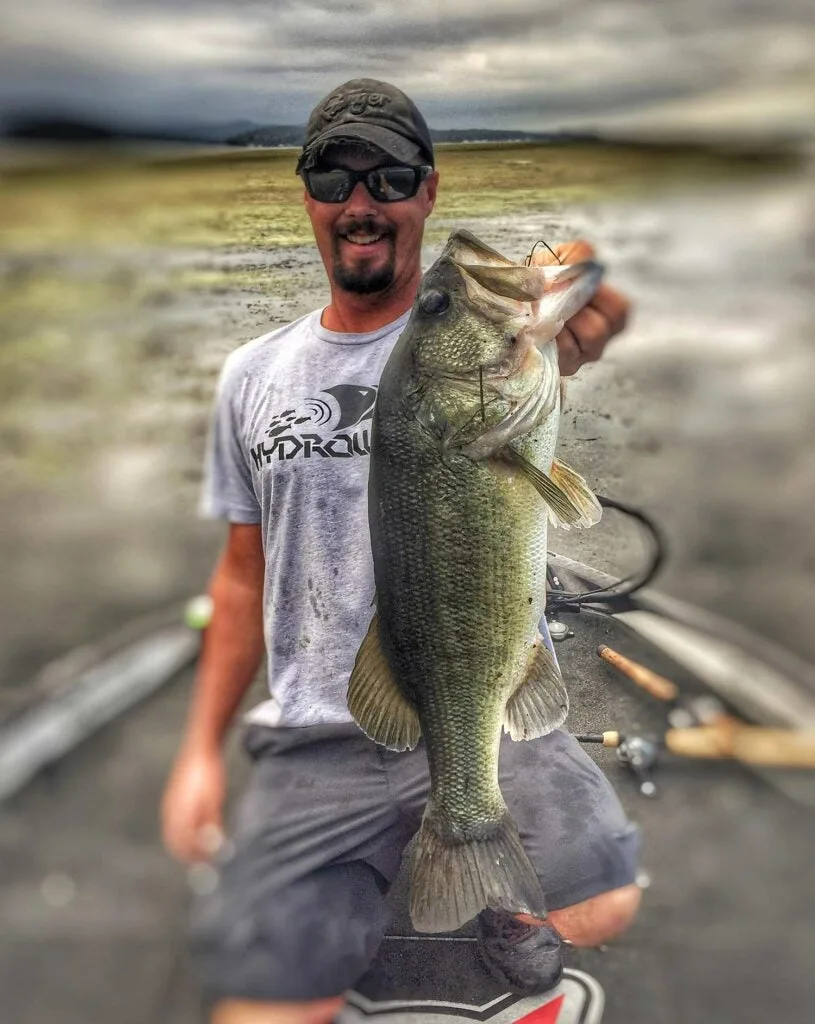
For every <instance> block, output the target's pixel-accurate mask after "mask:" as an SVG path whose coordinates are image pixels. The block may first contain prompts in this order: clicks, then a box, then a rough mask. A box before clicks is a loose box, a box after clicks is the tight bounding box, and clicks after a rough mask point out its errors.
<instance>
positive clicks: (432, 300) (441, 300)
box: [419, 288, 450, 316]
mask: <svg viewBox="0 0 815 1024" xmlns="http://www.w3.org/2000/svg"><path fill="white" fill-rule="evenodd" d="M419 305H420V306H421V307H422V311H423V312H424V313H429V314H430V316H441V314H442V313H444V312H446V311H447V309H449V307H450V296H449V295H448V293H447V292H440V291H439V290H438V289H437V288H429V289H428V290H427V291H426V292H424V293H423V294H422V297H421V298H420V299H419Z"/></svg>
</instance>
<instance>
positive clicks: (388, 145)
mask: <svg viewBox="0 0 815 1024" xmlns="http://www.w3.org/2000/svg"><path fill="white" fill-rule="evenodd" d="M330 139H362V140H363V141H365V142H370V143H372V144H373V145H374V146H377V147H378V148H379V149H381V150H384V152H385V153H387V154H388V156H392V157H393V158H394V159H395V160H400V161H401V162H402V163H405V164H420V163H422V161H423V160H424V159H426V158H425V157H424V155H423V153H422V150H421V148H420V147H419V146H417V145H416V143H415V142H411V141H410V140H409V139H406V138H405V137H404V135H400V134H399V133H398V132H392V131H391V130H390V129H389V128H382V127H380V126H379V125H377V124H355V123H354V122H353V121H352V122H351V123H346V124H338V125H336V126H335V127H334V128H329V129H328V131H325V132H321V133H320V134H319V135H318V136H317V138H316V139H314V141H313V142H312V143H311V144H310V145H309V147H308V149H307V150H304V151H303V153H302V155H301V156H300V159H299V161H298V162H297V169H298V170H299V169H300V168H301V167H302V166H303V164H304V163H305V161H306V160H307V159H308V157H309V155H310V154H312V153H315V152H316V151H317V150H318V149H320V148H321V147H322V146H323V145H324V144H325V143H326V142H328V141H329V140H330Z"/></svg>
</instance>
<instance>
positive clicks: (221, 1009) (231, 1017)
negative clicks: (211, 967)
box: [211, 996, 345, 1024]
mask: <svg viewBox="0 0 815 1024" xmlns="http://www.w3.org/2000/svg"><path fill="white" fill-rule="evenodd" d="M344 1003H345V999H344V998H343V997H342V996H337V997H336V998H332V999H317V1000H314V1001H312V1002H308V1003H256V1002H248V1001H246V1000H243V999H227V1000H224V1001H223V1002H220V1003H218V1004H217V1005H216V1006H215V1008H214V1010H213V1012H212V1017H211V1021H212V1024H329V1022H330V1021H332V1020H333V1019H334V1017H335V1016H336V1015H337V1014H338V1013H339V1012H340V1010H341V1009H342V1007H343V1004H344Z"/></svg>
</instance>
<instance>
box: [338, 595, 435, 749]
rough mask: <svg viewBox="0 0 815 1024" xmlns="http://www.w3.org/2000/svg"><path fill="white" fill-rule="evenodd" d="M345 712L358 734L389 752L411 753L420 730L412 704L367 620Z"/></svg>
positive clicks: (374, 620) (376, 620)
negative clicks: (363, 734)
mask: <svg viewBox="0 0 815 1024" xmlns="http://www.w3.org/2000/svg"><path fill="white" fill-rule="evenodd" d="M348 710H349V711H350V712H351V714H352V715H353V717H354V720H355V721H356V723H357V725H358V726H359V727H360V729H362V731H363V732H364V733H365V734H366V736H369V737H370V738H371V739H372V740H374V741H375V742H376V743H381V744H382V746H383V747H388V749H389V750H413V748H414V747H415V746H416V744H417V743H418V742H419V737H420V736H421V734H422V728H421V725H420V724H419V715H418V714H417V712H416V708H415V707H414V705H413V703H412V702H411V701H410V700H409V699H408V698H407V697H406V696H405V694H404V693H402V691H401V690H400V689H399V685H398V683H397V682H396V680H395V679H394V676H393V672H392V671H391V668H390V665H388V662H387V660H386V659H385V655H384V654H383V652H382V645H381V643H380V640H379V615H378V614H375V615H374V617H373V618H372V619H371V624H370V626H369V627H368V632H367V633H366V634H365V639H364V640H363V641H362V644H361V645H360V648H359V650H358V651H357V658H356V661H355V662H354V669H353V671H352V672H351V678H350V679H349V681H348Z"/></svg>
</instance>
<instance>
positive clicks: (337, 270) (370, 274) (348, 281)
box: [331, 221, 396, 295]
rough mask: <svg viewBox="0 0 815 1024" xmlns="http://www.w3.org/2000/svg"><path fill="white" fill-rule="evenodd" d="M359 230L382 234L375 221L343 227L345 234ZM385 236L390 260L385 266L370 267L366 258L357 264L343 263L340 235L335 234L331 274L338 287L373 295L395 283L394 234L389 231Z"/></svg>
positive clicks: (358, 293)
mask: <svg viewBox="0 0 815 1024" xmlns="http://www.w3.org/2000/svg"><path fill="white" fill-rule="evenodd" d="M357 232H359V233H361V234H368V235H376V234H382V232H381V229H378V228H377V227H375V226H374V224H373V223H371V222H368V221H360V222H358V223H354V224H352V225H348V226H346V227H345V228H344V229H343V235H350V234H355V233H357ZM383 237H384V238H385V240H386V241H387V243H388V260H387V262H386V263H385V265H384V266H382V265H380V266H376V267H370V266H366V261H364V260H363V261H362V262H361V263H360V264H357V265H355V266H347V265H346V264H345V263H343V259H342V253H341V252H340V236H335V238H334V246H333V253H332V255H333V260H332V267H331V276H332V277H333V279H334V284H336V285H337V287H338V288H342V290H343V291H346V292H353V293H354V294H356V295H373V294H374V293H376V292H383V291H385V289H386V288H389V287H390V286H391V285H392V284H393V279H394V276H395V274H396V267H395V261H396V252H395V246H394V242H393V236H392V235H391V234H389V233H388V234H384V235H383Z"/></svg>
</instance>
